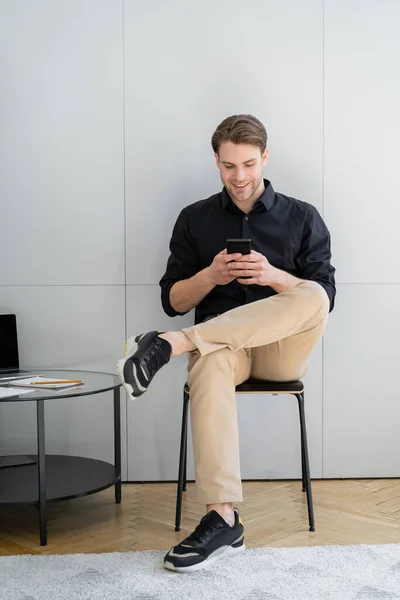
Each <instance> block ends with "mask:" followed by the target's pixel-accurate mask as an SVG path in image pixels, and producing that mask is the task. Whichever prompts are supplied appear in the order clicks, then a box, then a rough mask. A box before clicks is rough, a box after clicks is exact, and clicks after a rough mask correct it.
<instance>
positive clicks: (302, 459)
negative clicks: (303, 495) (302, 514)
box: [301, 430, 306, 492]
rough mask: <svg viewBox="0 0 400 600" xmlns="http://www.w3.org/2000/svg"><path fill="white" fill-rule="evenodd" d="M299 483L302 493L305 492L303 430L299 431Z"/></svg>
mask: <svg viewBox="0 0 400 600" xmlns="http://www.w3.org/2000/svg"><path fill="white" fill-rule="evenodd" d="M301 482H302V488H301V490H302V492H305V491H306V471H305V465H304V442H303V430H301Z"/></svg>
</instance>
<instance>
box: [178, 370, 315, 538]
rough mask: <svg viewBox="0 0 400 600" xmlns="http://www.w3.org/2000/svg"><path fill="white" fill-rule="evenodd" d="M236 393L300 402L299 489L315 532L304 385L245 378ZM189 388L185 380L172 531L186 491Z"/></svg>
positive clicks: (311, 527)
mask: <svg viewBox="0 0 400 600" xmlns="http://www.w3.org/2000/svg"><path fill="white" fill-rule="evenodd" d="M236 393H237V394H272V395H277V394H288V395H293V396H296V398H297V402H298V405H299V418H300V435H301V472H302V489H303V492H307V507H308V521H309V530H310V531H315V522H314V508H313V500H312V492H311V478H310V463H309V457H308V446H307V432H306V419H305V411H304V385H303V382H302V381H290V382H284V383H281V382H271V381H262V380H257V379H248V380H247V381H245V382H243V383H241V384H240V385H238V386H236ZM189 399H190V390H189V386H188V384H187V383H185V385H184V388H183V411H182V429H181V447H180V454H179V473H178V490H177V497H176V514H175V531H180V529H181V515H182V495H183V492H184V491H186V466H187V425H188V409H189Z"/></svg>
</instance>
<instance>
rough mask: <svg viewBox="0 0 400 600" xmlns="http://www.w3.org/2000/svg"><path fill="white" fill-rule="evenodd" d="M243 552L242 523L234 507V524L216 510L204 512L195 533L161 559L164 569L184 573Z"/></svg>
mask: <svg viewBox="0 0 400 600" xmlns="http://www.w3.org/2000/svg"><path fill="white" fill-rule="evenodd" d="M245 549H246V546H245V545H244V535H243V523H242V521H241V519H240V516H239V511H238V510H237V509H236V508H235V524H234V526H233V527H230V526H229V525H228V523H227V522H226V521H225V520H224V519H223V518H222V517H221V516H220V515H219V514H218V513H217V512H216V511H215V510H212V511H210V512H209V513H207V514H206V515H205V516H204V517H203V518H202V520H201V521H200V524H199V525H198V526H197V527H196V529H195V530H194V532H193V533H192V534H191V535H189V537H187V538H186V539H185V540H183V541H182V542H181V543H180V544H179V545H178V546H175V547H174V548H171V550H170V551H169V552H168V554H166V555H165V558H164V567H165V568H166V569H171V570H172V571H179V572H181V573H186V572H187V571H188V572H190V571H198V570H199V569H205V568H206V567H208V566H209V565H211V564H212V563H213V562H215V561H216V560H219V559H220V558H225V557H227V556H234V555H235V554H239V552H243V550H245Z"/></svg>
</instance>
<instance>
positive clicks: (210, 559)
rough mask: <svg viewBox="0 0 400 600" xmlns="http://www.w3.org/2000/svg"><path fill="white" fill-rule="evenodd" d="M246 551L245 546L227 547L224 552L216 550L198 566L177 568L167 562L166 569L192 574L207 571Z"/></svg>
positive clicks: (165, 563)
mask: <svg viewBox="0 0 400 600" xmlns="http://www.w3.org/2000/svg"><path fill="white" fill-rule="evenodd" d="M244 550H246V546H245V545H244V544H243V545H242V546H239V547H238V548H233V547H232V546H227V547H226V548H225V550H224V551H223V552H220V551H219V550H216V551H215V552H214V554H210V556H209V557H208V558H207V560H203V562H201V563H197V565H192V566H191V567H175V566H174V565H173V564H172V563H171V562H169V561H166V562H164V567H165V568H166V569H170V570H171V571H177V572H178V573H191V572H192V571H200V570H201V569H207V568H208V567H209V566H210V565H212V564H213V563H215V562H216V561H217V560H220V559H221V558H228V557H230V556H236V554H240V553H241V552H244Z"/></svg>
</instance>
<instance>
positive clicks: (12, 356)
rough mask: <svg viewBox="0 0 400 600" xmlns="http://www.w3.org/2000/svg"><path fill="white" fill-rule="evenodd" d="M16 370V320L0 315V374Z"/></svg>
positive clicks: (17, 362)
mask: <svg viewBox="0 0 400 600" xmlns="http://www.w3.org/2000/svg"><path fill="white" fill-rule="evenodd" d="M18 368H19V357H18V340H17V319H16V317H15V315H2V314H0V373H1V371H9V370H11V369H18Z"/></svg>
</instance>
